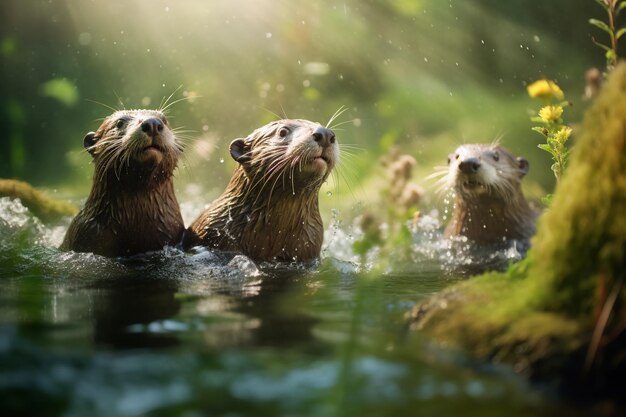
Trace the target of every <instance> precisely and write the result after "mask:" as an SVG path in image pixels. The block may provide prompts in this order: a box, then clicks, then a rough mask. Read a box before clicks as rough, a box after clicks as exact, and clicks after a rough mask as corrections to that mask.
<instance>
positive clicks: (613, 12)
mask: <svg viewBox="0 0 626 417" xmlns="http://www.w3.org/2000/svg"><path fill="white" fill-rule="evenodd" d="M595 1H596V3H598V4H599V5H600V6H602V8H603V9H604V10H605V11H606V13H607V15H608V23H605V22H603V21H602V20H598V19H589V23H591V24H592V25H594V26H595V27H597V28H599V29H601V30H603V31H604V32H606V33H607V34H608V35H609V38H610V41H611V42H610V45H606V44H604V43H602V42H599V41H597V40H596V39H595V38H594V37H591V41H592V42H593V43H594V44H596V45H597V46H598V47H600V48H602V49H604V50H605V51H606V54H605V56H606V69H607V70H608V71H611V70H612V69H613V68H614V67H615V64H617V60H618V55H617V46H618V42H619V39H620V38H621V37H622V36H623V35H624V33H626V27H621V28H617V27H616V23H617V22H616V21H617V18H618V16H619V14H620V12H621V11H622V10H623V9H624V8H625V7H626V1H625V0H595Z"/></svg>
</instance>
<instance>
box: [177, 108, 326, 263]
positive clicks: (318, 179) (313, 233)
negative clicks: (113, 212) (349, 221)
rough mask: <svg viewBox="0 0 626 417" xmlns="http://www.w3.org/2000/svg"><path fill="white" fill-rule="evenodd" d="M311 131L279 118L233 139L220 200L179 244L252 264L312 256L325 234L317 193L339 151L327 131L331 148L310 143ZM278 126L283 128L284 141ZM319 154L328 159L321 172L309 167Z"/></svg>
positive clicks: (312, 128) (309, 126)
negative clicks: (229, 172) (230, 168)
mask: <svg viewBox="0 0 626 417" xmlns="http://www.w3.org/2000/svg"><path fill="white" fill-rule="evenodd" d="M317 128H322V126H320V125H319V124H317V123H312V122H309V121H307V120H280V121H276V122H272V123H270V124H268V125H266V126H263V127H262V128H259V129H257V130H255V131H254V132H253V133H252V134H251V135H250V136H248V137H247V138H245V139H237V140H235V141H233V144H231V154H233V157H234V158H235V160H237V161H238V162H239V165H238V166H237V168H236V169H235V172H234V174H233V176H232V178H231V180H230V182H229V184H228V186H227V187H226V190H225V191H224V192H223V193H222V195H221V196H220V197H219V198H218V199H217V200H216V201H214V202H213V204H211V206H210V207H208V208H207V209H206V210H205V211H204V212H203V213H202V214H200V216H199V217H198V218H197V219H196V220H195V221H194V222H193V223H192V225H191V226H190V227H189V228H188V229H187V231H186V232H185V237H184V239H183V246H185V247H186V248H189V247H192V246H197V245H203V246H208V247H212V248H217V249H220V250H225V251H236V252H241V253H243V254H245V255H247V256H249V257H251V258H252V259H254V260H256V261H273V260H279V261H292V260H298V261H306V260H311V259H314V258H316V257H318V256H319V255H320V251H321V247H322V240H323V236H324V226H323V223H322V218H321V216H320V212H319V205H318V193H319V189H320V187H321V185H322V183H323V182H324V181H325V180H326V178H327V177H328V175H329V174H330V172H331V170H332V168H333V166H334V164H335V162H336V160H337V158H338V148H337V145H336V143H335V139H334V134H332V132H331V131H330V130H328V129H327V131H328V132H330V133H331V134H332V143H331V142H326V143H325V145H324V146H322V145H323V144H321V142H320V144H317V143H316V142H315V141H314V139H313V137H312V134H313V132H314V131H315V129H317ZM282 129H288V130H289V134H287V135H286V136H285V137H284V138H283V137H281V131H282V133H284V132H285V131H284V130H282ZM242 147H243V148H242ZM234 148H235V149H234ZM233 149H234V151H235V152H234V153H233ZM319 154H322V155H323V156H324V158H326V159H327V167H326V169H325V172H322V171H319V170H317V171H316V170H315V169H312V168H311V165H310V164H311V161H312V158H313V157H315V156H319ZM239 156H241V157H239Z"/></svg>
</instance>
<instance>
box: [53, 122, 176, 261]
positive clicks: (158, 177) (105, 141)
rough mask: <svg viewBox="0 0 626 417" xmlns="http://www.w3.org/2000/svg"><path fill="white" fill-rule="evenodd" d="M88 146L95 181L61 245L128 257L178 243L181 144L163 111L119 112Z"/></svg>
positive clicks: (89, 138)
mask: <svg viewBox="0 0 626 417" xmlns="http://www.w3.org/2000/svg"><path fill="white" fill-rule="evenodd" d="M83 145H84V146H85V149H87V151H88V152H89V153H90V154H91V155H92V157H93V161H94V164H95V173H94V177H93V184H92V187H91V193H90V194H89V197H88V198H87V202H86V203H85V207H84V208H83V209H82V210H81V211H80V212H79V213H78V214H77V215H76V217H75V218H74V219H73V220H72V223H71V224H70V227H69V229H68V230H67V233H66V234H65V238H64V240H63V243H62V244H61V247H60V249H62V250H74V251H76V252H94V253H96V254H99V255H104V256H123V255H133V254H137V253H141V252H147V251H151V250H158V249H161V248H163V246H165V245H174V244H176V243H178V242H179V241H180V239H181V236H182V233H183V231H184V225H183V219H182V216H181V214H180V209H179V206H178V201H176V196H175V194H174V185H173V182H172V175H173V172H174V169H175V168H176V164H177V162H178V156H179V155H180V154H181V152H182V146H181V144H180V143H178V141H177V139H176V136H175V135H174V133H173V132H172V130H170V128H169V126H168V122H167V119H166V118H165V116H164V115H163V113H161V112H159V111H154V110H120V111H116V112H115V113H113V114H112V115H110V116H109V117H107V118H106V119H105V120H104V122H103V123H102V125H101V126H100V127H99V128H98V130H97V131H96V132H89V133H87V135H86V136H85V138H84V139H83Z"/></svg>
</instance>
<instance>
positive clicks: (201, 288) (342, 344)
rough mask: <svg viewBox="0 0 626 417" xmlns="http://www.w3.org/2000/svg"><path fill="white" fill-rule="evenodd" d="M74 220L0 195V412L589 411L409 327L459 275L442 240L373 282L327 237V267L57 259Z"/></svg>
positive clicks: (229, 257) (185, 259)
mask: <svg viewBox="0 0 626 417" xmlns="http://www.w3.org/2000/svg"><path fill="white" fill-rule="evenodd" d="M66 225H67V223H62V224H59V225H56V226H43V225H42V224H41V223H39V221H38V220H37V219H35V218H33V217H32V216H31V215H30V214H29V213H28V211H27V210H26V209H24V208H23V207H22V206H21V205H20V204H19V203H18V202H12V201H10V200H8V199H0V232H1V233H2V240H1V243H0V281H1V285H2V291H1V292H0V408H2V409H3V410H5V411H4V412H3V415H11V416H16V415H36V416H106V417H110V416H139V415H149V416H189V417H192V416H205V415H211V416H255V417H258V416H351V415H354V416H402V415H420V416H428V415H433V416H443V415H465V416H501V415H506V416H527V415H545V416H551V415H555V414H557V413H558V414H559V415H572V416H575V415H582V414H579V413H578V411H576V410H575V409H574V408H572V407H569V406H568V405H567V404H565V402H564V401H560V400H558V399H557V398H556V397H555V396H554V395H552V394H551V393H550V392H549V391H547V390H546V389H544V388H541V387H536V386H529V385H528V383H527V382H525V380H524V379H523V378H521V377H519V376H517V375H515V374H514V373H513V372H512V371H511V369H509V368H508V367H507V366H504V365H502V366H496V365H486V364H483V363H479V362H476V361H472V360H471V359H469V358H467V357H466V356H464V355H463V354H462V353H461V352H457V351H454V350H452V349H449V348H446V347H445V346H440V345H438V344H436V343H434V342H433V341H431V340H429V339H428V338H427V337H426V336H425V335H423V334H419V333H408V332H407V331H406V323H405V321H404V319H403V316H404V314H405V313H406V312H407V311H408V310H410V309H411V307H413V306H414V305H415V304H416V303H419V302H420V301H422V300H424V299H426V298H427V297H429V296H430V295H431V294H433V293H435V292H437V291H439V290H441V289H443V288H445V287H446V286H447V285H450V284H451V283H453V282H455V281H456V280H458V279H461V278H458V277H456V276H455V275H454V274H450V273H449V272H447V271H446V268H445V267H444V266H443V265H442V263H441V262H440V259H439V258H437V257H436V256H435V257H433V254H437V253H439V254H441V253H447V252H448V250H449V248H448V249H446V248H443V249H441V248H437V247H436V241H437V242H438V241H439V240H438V239H437V238H436V237H434V236H435V235H432V233H433V231H434V229H430V231H428V230H427V229H428V228H427V227H426V228H423V229H422V232H421V233H422V234H421V235H420V234H419V233H416V241H415V242H416V243H415V247H414V249H413V255H414V258H415V260H414V261H412V262H408V263H405V264H402V265H396V266H395V267H392V268H390V269H389V271H388V272H386V273H378V274H374V273H372V272H368V271H367V268H366V267H364V266H362V265H359V264H358V263H356V262H355V261H354V257H353V256H352V255H351V254H349V253H348V252H349V250H348V248H349V246H350V241H351V239H353V237H352V236H351V235H350V234H348V233H344V232H342V231H341V230H339V229H337V228H334V229H333V228H332V227H331V228H329V233H330V234H331V235H332V236H330V237H329V236H327V241H328V242H327V245H326V249H327V250H326V251H325V254H324V257H323V259H322V260H321V261H320V262H319V263H315V264H312V265H295V264H294V265H271V264H266V265H260V266H259V265H255V264H254V263H253V262H251V261H250V260H249V259H247V258H245V257H244V256H241V255H233V254H218V253H213V252H210V251H207V250H200V249H198V250H196V251H194V252H192V253H182V252H180V251H179V250H177V249H175V248H167V249H165V250H163V251H160V252H156V253H152V254H147V255H143V256H139V257H134V258H126V259H107V258H103V257H100V256H95V255H93V254H76V253H72V252H70V253H62V252H59V251H58V250H57V249H56V246H57V245H58V243H59V242H60V240H61V239H62V236H63V233H64V230H65V227H66ZM429 233H430V235H429ZM427 235H428V236H430V237H429V238H427V237H425V236H427ZM331 238H332V239H331ZM429 239H431V240H430V241H429ZM428 242H430V243H428ZM333 254H334V255H336V256H333ZM429 254H430V255H429ZM429 256H430V258H429ZM427 258H429V259H427Z"/></svg>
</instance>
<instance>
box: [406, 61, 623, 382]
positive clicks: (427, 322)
mask: <svg viewBox="0 0 626 417" xmlns="http://www.w3.org/2000/svg"><path fill="white" fill-rule="evenodd" d="M624 123H626V64H622V65H618V66H617V67H616V68H615V70H614V71H613V72H612V75H611V76H610V77H609V79H608V81H607V84H606V86H605V87H604V88H603V89H602V91H601V93H600V95H599V96H598V98H597V99H596V101H595V103H594V104H593V106H592V107H591V108H590V109H589V110H588V111H587V113H586V115H585V120H584V124H583V128H582V130H581V134H580V137H579V140H578V141H577V144H576V146H575V147H574V150H573V153H572V159H571V161H572V164H571V166H570V167H569V168H568V170H567V172H566V174H565V175H564V177H563V181H562V182H561V183H560V184H559V185H558V187H557V189H556V193H555V195H554V199H553V202H552V207H553V209H552V210H549V211H547V212H546V213H545V214H544V215H543V216H542V218H541V219H540V222H539V225H538V233H537V235H536V236H535V238H534V239H533V244H532V246H533V249H532V250H531V253H530V255H529V257H528V258H527V259H526V260H524V261H522V262H521V263H519V264H516V265H515V266H513V267H511V268H510V270H509V271H508V272H506V273H503V274H495V273H494V274H488V275H484V276H481V277H477V278H474V279H471V280H469V281H466V282H464V283H462V284H460V285H456V286H453V287H451V288H450V289H448V290H446V291H444V292H443V293H442V294H440V295H438V296H436V297H435V298H433V299H432V300H431V301H430V302H429V303H427V304H424V305H422V306H419V307H418V308H416V309H415V310H414V311H413V313H412V316H411V320H413V325H414V328H419V329H427V330H428V331H429V332H430V333H431V334H432V335H433V336H435V337H436V338H437V339H439V340H442V341H446V342H449V343H452V344H454V345H457V346H462V347H464V348H466V349H468V350H469V351H471V352H472V353H474V354H475V355H477V356H480V357H482V358H490V359H492V360H495V361H506V362H510V363H513V364H514V367H515V369H516V370H518V371H528V372H529V373H531V374H532V375H535V376H540V377H541V378H543V379H554V380H557V381H559V382H561V383H564V384H573V385H576V384H580V385H578V386H577V387H575V388H583V389H584V390H585V392H587V393H590V392H593V390H605V391H608V390H611V389H613V390H619V388H617V387H616V385H615V384H614V382H617V381H621V379H622V378H623V373H622V372H623V371H624V370H625V369H626V359H625V358H626V339H625V336H626V287H625V286H624V271H625V270H626V218H625V217H624V213H626V181H624V178H625V177H626V152H624V148H625V147H626V130H625V129H624ZM617 385H619V384H617Z"/></svg>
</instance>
